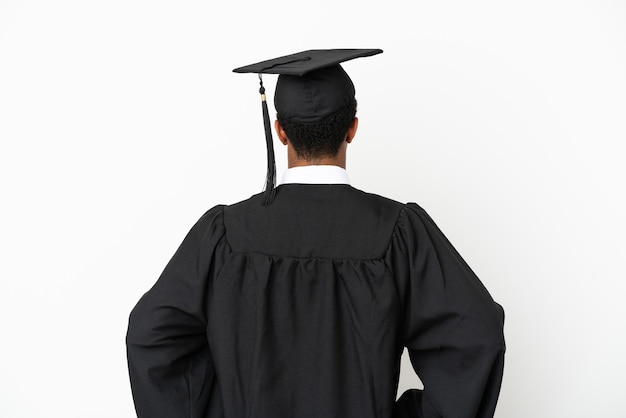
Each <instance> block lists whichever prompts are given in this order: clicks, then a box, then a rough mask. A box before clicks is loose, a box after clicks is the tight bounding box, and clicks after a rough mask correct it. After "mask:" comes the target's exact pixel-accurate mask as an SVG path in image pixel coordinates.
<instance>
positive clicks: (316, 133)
mask: <svg viewBox="0 0 626 418" xmlns="http://www.w3.org/2000/svg"><path fill="white" fill-rule="evenodd" d="M355 116H356V99H354V100H353V101H352V102H351V103H349V104H348V105H346V106H344V107H342V108H340V109H339V110H337V111H336V112H335V113H333V114H331V115H330V116H328V117H327V118H326V119H324V120H323V121H321V122H316V123H299V122H294V121H292V120H289V119H287V118H281V117H280V114H278V115H277V116H276V118H277V119H278V122H279V123H280V125H281V126H282V127H283V130H284V131H285V133H286V134H287V138H289V142H291V144H292V145H293V148H294V150H295V151H296V154H297V155H298V157H299V158H302V159H305V160H308V161H311V160H315V159H319V158H323V157H334V156H336V155H337V152H339V147H340V146H341V143H342V142H343V140H344V139H345V136H346V132H348V128H350V124H351V123H352V121H353V120H354V117H355Z"/></svg>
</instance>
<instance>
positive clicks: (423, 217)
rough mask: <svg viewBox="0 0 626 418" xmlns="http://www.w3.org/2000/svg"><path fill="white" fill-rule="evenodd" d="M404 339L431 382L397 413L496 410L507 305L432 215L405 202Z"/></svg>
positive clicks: (446, 415)
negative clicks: (498, 300) (497, 299)
mask: <svg viewBox="0 0 626 418" xmlns="http://www.w3.org/2000/svg"><path fill="white" fill-rule="evenodd" d="M391 253H392V255H391V257H392V260H391V262H392V263H393V265H394V270H395V271H394V275H395V277H396V280H397V281H398V286H399V289H400V294H401V297H402V298H403V305H404V323H403V326H402V330H401V338H402V344H403V345H404V346H405V347H406V348H407V349H408V353H409V357H410V359H411V364H412V365H413V368H414V370H415V372H416V373H417V374H418V376H419V377H420V379H421V381H422V382H423V384H424V389H423V390H418V389H410V390H408V391H406V392H405V393H403V394H402V396H400V398H399V399H398V401H397V402H396V405H395V408H394V417H395V418H409V417H411V418H413V417H419V418H453V417H454V418H487V417H493V415H494V412H495V407H496V402H497V400H498V395H499V392H500V385H501V382H502V374H503V367H504V352H505V343H504V333H503V328H504V311H503V309H502V307H501V306H500V305H498V304H497V303H496V302H494V300H493V299H492V297H491V296H490V294H489V292H488V291H487V290H486V289H485V287H484V286H483V284H482V283H481V282H480V280H479V279H478V277H476V275H475V274H474V273H473V271H472V270H471V269H470V268H469V266H468V265H467V264H466V263H465V261H463V259H462V258H461V256H460V255H459V254H458V253H457V251H456V250H455V249H454V248H453V247H452V245H451V244H450V242H449V241H448V240H447V239H446V237H445V236H444V235H443V233H442V232H441V231H440V230H439V228H438V227H437V226H436V225H435V223H434V222H433V220H432V219H431V218H430V217H429V216H428V214H427V213H426V212H425V211H424V210H423V209H422V208H420V207H419V206H417V205H416V204H409V205H406V206H405V209H404V211H403V213H401V215H400V218H399V219H398V225H397V226H396V232H395V234H394V237H393V242H392V251H391Z"/></svg>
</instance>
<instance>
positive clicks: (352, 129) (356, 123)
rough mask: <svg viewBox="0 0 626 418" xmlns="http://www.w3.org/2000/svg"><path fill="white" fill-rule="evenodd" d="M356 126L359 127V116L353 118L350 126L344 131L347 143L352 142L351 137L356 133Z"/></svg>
mask: <svg viewBox="0 0 626 418" xmlns="http://www.w3.org/2000/svg"><path fill="white" fill-rule="evenodd" d="M358 127H359V118H354V119H353V120H352V123H351V124H350V127H349V128H348V132H346V142H347V143H348V144H349V143H350V142H352V139H354V136H355V135H356V130H357V128H358Z"/></svg>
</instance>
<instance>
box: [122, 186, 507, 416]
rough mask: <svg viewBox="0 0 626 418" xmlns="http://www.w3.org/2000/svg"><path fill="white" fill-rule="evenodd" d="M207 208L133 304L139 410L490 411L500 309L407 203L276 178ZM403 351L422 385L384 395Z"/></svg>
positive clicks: (131, 358) (498, 373)
mask: <svg viewBox="0 0 626 418" xmlns="http://www.w3.org/2000/svg"><path fill="white" fill-rule="evenodd" d="M262 199H263V196H262V195H257V196H254V197H252V198H251V199H249V200H246V201H244V202H241V203H238V204H235V205H232V206H217V207H215V208H213V209H211V210H209V211H208V212H207V213H206V214H205V215H204V216H202V218H201V219H200V220H199V221H198V222H197V223H196V224H195V225H194V227H193V228H192V229H191V231H190V232H189V233H188V235H187V236H186V238H185V239H184V241H183V243H182V244H181V246H180V248H179V249H178V250H177V252H176V253H175V255H174V256H173V258H172V259H171V261H170V262H169V263H168V265H167V267H166V268H165V270H164V272H163V274H162V275H161V277H160V278H159V280H158V281H157V283H156V284H155V285H154V287H153V288H152V289H151V290H150V291H148V292H147V293H146V294H145V295H144V296H143V297H142V298H141V300H140V301H139V302H138V304H137V305H136V306H135V308H134V309H133V311H132V313H131V316H130V322H129V328H128V334H127V347H128V362H129V370H130V377H131V385H132V390H133V396H134V400H135V406H136V410H137V415H138V416H139V417H150V418H155V417H167V418H176V417H185V418H189V417H203V418H206V417H212V418H213V417H223V418H239V417H249V418H270V417H271V418H275V417H294V418H314V417H315V418H322V417H323V418H329V417H341V418H350V417H354V418H368V417H372V418H374V417H376V418H391V417H397V418H399V417H425V418H435V417H455V418H464V417H467V418H470V417H472V418H473V417H481V418H483V417H492V416H493V413H494V409H495V405H496V401H497V398H498V393H499V389H500V384H501V379H502V369H503V361H504V350H505V347H504V337H503V321H504V316H503V311H502V308H501V307H500V306H499V305H498V304H497V303H495V302H494V301H493V299H492V298H491V296H490V295H489V293H488V292H487V290H486V289H485V288H484V286H483V285H482V284H481V282H480V280H479V279H478V278H477V277H476V275H475V274H474V273H473V272H472V271H471V269H470V268H469V267H468V266H467V264H466V263H465V262H464V261H463V260H462V258H461V257H460V256H459V254H458V253H457V252H456V251H455V250H454V248H453V247H452V246H451V245H450V243H449V242H448V240H447V239H446V238H445V236H444V235H443V234H442V233H441V231H440V230H439V229H438V228H437V226H436V225H435V223H434V222H433V221H432V219H431V218H430V217H429V216H428V215H427V214H426V212H424V210H423V209H421V208H420V207H419V206H418V205H416V204H406V205H405V204H400V203H397V202H394V201H391V200H388V199H385V198H382V197H380V196H376V195H371V194H367V193H364V192H361V191H359V190H356V189H354V188H352V187H350V186H347V185H295V184H289V185H282V186H279V187H278V188H277V193H276V196H275V199H274V203H273V204H272V205H270V206H263V205H262V204H261V203H260V202H261V201H262ZM404 347H407V348H408V350H409V353H410V356H411V361H412V363H413V366H414V368H415V370H416V372H417V373H418V375H419V376H420V378H421V379H422V381H423V383H424V387H425V389H424V390H423V391H417V390H415V391H409V392H407V393H405V394H404V395H403V396H402V397H401V398H400V399H399V400H398V402H396V401H395V400H396V391H397V382H398V377H399V365H400V356H401V353H402V350H403V348H404Z"/></svg>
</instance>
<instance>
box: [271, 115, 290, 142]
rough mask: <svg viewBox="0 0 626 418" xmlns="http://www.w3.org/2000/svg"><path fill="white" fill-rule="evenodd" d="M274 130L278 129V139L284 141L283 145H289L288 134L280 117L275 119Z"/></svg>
mask: <svg viewBox="0 0 626 418" xmlns="http://www.w3.org/2000/svg"><path fill="white" fill-rule="evenodd" d="M274 130H275V131H276V135H278V139H279V140H280V142H282V143H283V145H287V142H289V140H288V139H287V134H286V133H285V131H284V130H283V127H282V126H280V122H278V119H276V120H275V121H274Z"/></svg>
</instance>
